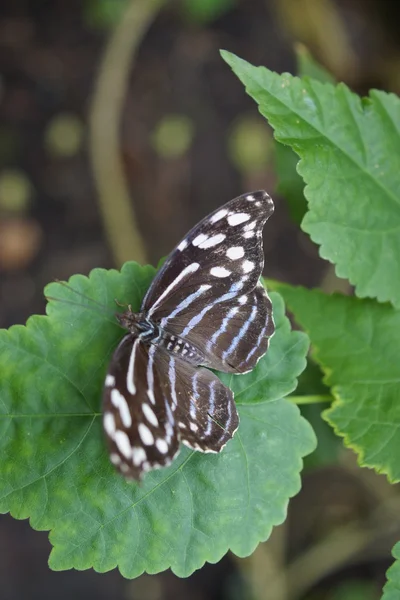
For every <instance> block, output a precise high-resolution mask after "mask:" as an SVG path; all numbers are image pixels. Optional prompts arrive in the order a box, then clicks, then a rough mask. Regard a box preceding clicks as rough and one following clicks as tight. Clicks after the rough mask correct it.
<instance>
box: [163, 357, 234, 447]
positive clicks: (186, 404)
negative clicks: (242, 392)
mask: <svg viewBox="0 0 400 600" xmlns="http://www.w3.org/2000/svg"><path fill="white" fill-rule="evenodd" d="M156 362H157V365H158V368H159V369H161V370H162V371H163V372H164V373H165V374H166V375H168V376H167V377H166V378H165V379H166V380H168V382H169V383H168V386H169V394H168V396H169V397H171V398H172V399H174V401H175V406H176V408H175V407H174V406H173V411H174V416H175V420H176V425H177V428H178V431H179V439H180V441H181V442H182V443H183V444H185V445H186V446H189V447H190V448H193V449H195V450H199V451H201V452H220V451H221V450H222V448H223V447H224V446H225V444H226V443H227V442H228V441H229V440H230V439H231V438H232V437H233V435H234V433H235V431H236V430H237V428H238V425H239V417H238V414H237V410H236V406H235V403H234V401H233V393H232V391H231V390H230V389H229V388H228V387H227V386H225V385H224V384H223V383H222V381H221V380H220V379H218V377H217V376H216V375H215V374H214V373H213V372H212V371H209V370H208V369H205V368H203V367H195V366H193V365H191V364H189V363H188V362H186V361H184V360H183V359H182V357H180V356H173V355H171V354H168V353H167V352H166V351H165V350H163V349H161V348H159V349H158V350H157V353H156Z"/></svg>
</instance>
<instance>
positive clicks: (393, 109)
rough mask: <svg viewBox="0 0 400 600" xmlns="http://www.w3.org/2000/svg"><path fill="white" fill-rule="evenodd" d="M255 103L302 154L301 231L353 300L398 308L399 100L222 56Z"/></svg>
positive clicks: (285, 141) (280, 137)
mask: <svg viewBox="0 0 400 600" xmlns="http://www.w3.org/2000/svg"><path fill="white" fill-rule="evenodd" d="M222 56H223V58H224V59H225V60H226V62H227V63H228V64H229V65H230V66H231V67H232V69H233V70H234V72H235V74H236V75H237V76H238V77H239V79H240V80H241V81H242V82H243V83H244V84H245V86H246V90H247V92H248V93H249V94H250V96H252V97H253V98H254V100H255V101H256V102H257V103H258V104H259V110H260V112H261V114H263V115H264V116H265V117H266V118H267V119H268V121H269V123H270V124H271V125H272V127H273V128H274V129H275V137H276V139H277V140H278V141H279V142H281V143H283V144H287V145H289V146H291V147H292V148H293V149H294V150H295V151H296V153H297V154H298V155H299V156H300V158H301V161H300V162H299V165H298V172H299V173H300V175H301V176H302V177H303V179H304V181H305V182H306V184H307V186H306V188H305V195H306V197H307V199H308V202H309V212H308V213H307V214H306V216H305V218H304V220H303V223H302V228H303V229H304V231H306V232H307V233H309V234H310V236H311V238H312V240H313V241H314V242H316V243H317V244H320V246H321V247H320V254H321V256H322V257H323V258H326V259H327V260H329V261H331V262H333V263H334V264H335V265H336V272H337V275H338V276H339V277H344V278H347V279H349V280H350V282H351V283H353V284H354V285H355V286H356V292H357V294H358V296H360V297H365V296H371V297H375V298H377V299H378V300H381V301H386V300H389V301H391V302H392V303H393V304H395V305H396V306H397V307H400V261H399V256H400V178H399V172H400V135H399V132H400V102H399V99H398V98H397V97H396V96H395V95H394V94H386V93H384V92H379V91H376V90H372V91H371V92H370V97H369V98H367V99H360V98H359V97H358V96H356V95H355V94H353V93H352V92H350V90H349V89H348V88H347V87H346V86H345V85H344V84H339V85H338V86H336V87H335V86H333V85H330V84H321V83H319V82H318V81H314V80H312V79H308V78H306V79H304V80H302V79H299V78H298V77H292V76H291V75H288V74H286V73H285V74H283V75H277V74H276V73H272V72H271V71H269V70H268V69H266V68H264V67H259V68H256V67H253V66H251V65H250V64H249V63H247V62H245V61H244V60H241V59H240V58H238V57H236V56H234V55H233V54H230V53H229V52H226V51H223V52H222Z"/></svg>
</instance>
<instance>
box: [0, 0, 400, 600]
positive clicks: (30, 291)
mask: <svg viewBox="0 0 400 600" xmlns="http://www.w3.org/2000/svg"><path fill="white" fill-rule="evenodd" d="M127 3H128V0H98V1H96V0H82V1H79V0H69V1H67V0H65V1H63V0H53V1H45V0H36V1H35V0H0V326H2V327H8V326H10V325H12V324H15V323H24V322H25V321H26V319H27V318H28V317H29V315H31V314H33V313H43V312H44V307H45V300H44V297H43V292H42V290H43V287H44V285H45V284H46V283H48V282H50V281H52V280H54V279H56V278H57V279H67V278H68V277H69V276H70V275H72V274H73V273H84V274H87V273H89V271H90V270H91V269H92V268H94V267H105V268H110V267H113V266H118V265H116V264H115V255H114V253H113V244H112V239H111V240H110V237H107V236H106V235H105V232H106V230H107V227H106V224H105V222H104V220H103V218H102V213H101V211H100V209H99V203H98V188H97V182H96V180H95V177H94V174H93V170H92V168H91V156H90V146H89V111H90V102H91V99H92V97H93V93H94V89H95V83H96V78H97V76H98V71H99V68H100V65H101V59H102V55H103V52H104V49H105V47H106V45H107V43H108V41H109V39H110V36H111V35H112V31H113V26H114V24H115V23H117V22H118V19H119V18H121V16H122V13H123V11H124V8H125V6H126V4H127ZM138 4H140V3H138ZM199 6H200V8H201V7H202V8H201V10H200V9H199V8H196V7H199ZM206 6H208V7H211V9H210V10H209V12H208V13H207V11H206V10H205V7H206ZM212 7H214V8H212ZM331 11H333V13H334V14H335V15H336V18H337V21H334V20H332V21H330V18H331V17H330V15H331ZM399 12H400V11H399V7H398V4H397V3H396V2H394V1H390V0H387V1H386V2H383V1H382V0H379V1H378V0H376V1H373V0H369V1H362V0H348V1H346V0H337V1H334V0H331V1H327V2H322V0H321V1H319V0H317V2H315V1H314V2H312V1H311V0H295V1H293V0H292V1H290V0H282V2H280V1H279V0H269V1H267V0H264V1H262V0H241V1H240V0H237V1H235V0H230V1H229V2H227V1H224V2H222V1H221V0H220V1H219V2H217V1H215V2H214V4H213V3H212V2H210V1H207V2H205V1H204V3H203V4H202V3H201V2H200V3H199V2H198V1H197V2H193V3H191V2H190V0H188V1H186V2H184V1H183V0H182V2H178V1H176V2H169V3H165V5H164V6H162V7H161V8H160V10H159V11H158V12H156V13H155V15H154V19H153V20H152V22H151V24H150V26H149V29H148V31H147V33H146V35H145V36H144V39H143V40H142V42H141V44H140V47H139V49H138V53H137V55H136V56H135V61H134V64H133V67H132V69H131V71H130V74H129V84H128V90H127V94H126V97H125V98H124V104H123V110H122V114H121V125H122V126H121V147H120V149H121V156H122V161H123V166H124V172H125V177H126V178H127V181H128V184H129V191H130V198H131V204H132V207H133V209H134V212H135V215H136V218H137V221H138V227H139V230H140V232H141V234H142V236H143V240H144V247H143V250H144V252H145V253H146V254H147V257H148V260H149V261H150V262H152V263H153V264H156V263H157V262H158V260H159V259H160V257H162V256H165V255H166V254H168V252H169V251H170V250H171V249H172V247H173V246H174V245H175V244H176V243H177V242H178V241H179V239H180V238H181V237H182V236H183V235H184V234H185V232H186V231H187V230H188V229H190V227H192V226H193V225H194V224H195V223H196V222H197V221H198V220H199V219H200V218H202V217H203V216H205V215H206V214H207V213H208V212H210V211H212V210H214V209H215V208H216V207H218V206H219V205H221V204H223V203H225V202H226V201H228V200H229V199H231V198H233V197H234V196H237V195H238V194H240V193H243V192H245V191H250V190H251V189H257V188H265V189H267V190H268V191H269V192H270V193H271V194H272V195H273V197H274V199H275V201H276V212H275V215H274V216H273V218H272V219H271V220H270V221H269V222H268V224H267V226H266V228H265V252H266V271H265V274H266V275H267V276H268V277H271V278H276V279H281V280H284V281H288V282H290V283H296V284H303V285H306V286H317V285H324V286H325V288H326V287H328V288H330V289H331V288H332V286H333V287H335V286H340V282H337V281H334V283H333V284H332V279H333V280H334V276H333V275H332V272H331V270H330V269H329V266H328V265H327V264H326V263H324V262H323V261H321V260H320V259H319V257H318V249H317V248H316V247H315V246H313V245H312V243H311V242H310V241H309V239H308V238H307V236H306V235H305V234H303V233H302V232H301V231H300V230H299V227H298V225H296V224H295V223H293V222H292V221H291V220H290V216H289V215H290V211H289V208H288V205H287V203H286V200H285V198H283V197H280V196H279V195H278V194H276V193H274V190H275V188H276V184H277V176H276V170H275V168H274V147H273V141H272V138H271V133H270V131H269V129H268V127H267V126H266V124H265V123H264V122H263V120H262V118H261V117H260V116H259V115H258V112H257V109H256V106H255V104H254V103H253V101H252V100H251V99H250V98H249V97H247V96H246V94H245V92H244V90H243V88H242V86H241V84H240V83H239V82H238V80H237V79H236V78H235V76H234V75H233V74H232V72H231V71H230V69H229V68H228V67H227V65H226V64H225V63H224V62H223V61H222V60H221V58H220V56H219V51H218V50H219V48H226V49H228V50H230V51H232V52H234V53H236V54H238V55H239V56H241V57H243V58H245V59H246V60H248V61H249V62H251V63H253V64H264V65H266V66H267V67H268V68H270V69H273V70H276V71H278V72H283V71H289V72H292V73H295V72H296V68H297V67H296V58H295V53H294V43H295V42H303V43H304V44H306V45H307V47H308V48H309V50H310V51H311V52H312V54H313V56H314V58H315V59H316V60H318V61H319V62H320V63H322V64H323V65H324V66H325V67H326V68H328V69H329V70H331V71H332V72H333V75H334V77H335V78H336V79H337V80H344V81H345V82H346V83H347V84H348V85H349V86H350V87H352V88H353V89H354V90H355V91H356V92H358V93H367V92H368V90H369V89H370V87H372V86H373V87H378V88H381V89H385V90H388V91H394V92H397V93H398V92H399V88H400V77H399V72H400V70H399V44H398V42H399V39H398V23H399ZM334 30H335V31H334ZM332 32H333V33H336V34H338V37H337V38H335V37H334V36H333V35H331V34H332ZM341 36H342V37H341ZM334 39H337V40H338V43H337V44H335V43H332V40H334ZM342 39H345V40H346V43H347V46H343V45H342V44H340V40H342ZM346 48H348V49H349V54H348V55H346V51H347V50H346ZM168 115H180V116H182V115H183V116H185V118H186V119H187V122H188V123H190V128H189V129H190V131H191V135H190V140H189V143H188V144H187V147H186V150H185V151H184V152H182V153H180V154H179V155H178V154H175V155H172V154H168V147H167V150H166V151H161V150H160V147H159V146H158V145H157V143H155V141H154V140H155V139H156V134H157V132H159V130H160V123H161V122H163V120H165V119H166V118H167V120H168ZM244 117H245V118H246V119H247V121H246V122H247V123H252V124H253V125H252V126H254V124H256V127H258V128H259V130H260V131H262V132H265V136H264V138H263V139H264V141H265V145H264V146H262V152H263V151H264V150H265V152H264V161H263V160H261V161H260V164H258V165H256V166H255V167H254V168H253V169H252V168H249V166H248V164H241V162H240V159H235V158H234V157H235V156H237V155H238V154H239V155H240V153H241V150H242V148H240V145H241V141H240V140H241V139H243V140H245V141H244V142H242V144H243V145H244V146H246V144H250V145H251V139H252V138H251V136H250V137H248V138H246V137H242V138H240V136H239V135H238V134H237V131H238V127H239V125H238V124H239V123H240V122H241V121H240V120H241V119H243V118H244ZM249 127H250V126H249ZM242 129H243V128H242ZM245 129H246V128H245ZM253 129H254V127H253ZM257 135H258V134H257ZM167 137H168V136H167ZM257 139H258V138H257ZM232 140H233V141H232ZM235 140H236V141H235ZM167 146H168V144H167ZM238 146H239V147H238ZM232 148H233V150H232ZM245 150H246V148H245ZM109 202H110V203H113V202H114V200H113V198H109ZM130 258H131V259H135V258H136V257H135V256H130ZM327 282H328V283H327ZM312 410H314V409H312ZM315 410H316V412H315V411H314V413H315V414H314V413H312V411H311V413H310V414H309V415H307V416H308V417H309V418H310V419H317V418H318V416H319V412H318V411H319V409H315ZM321 431H322V433H321V439H322V442H321V443H320V447H321V449H320V450H319V451H318V452H320V454H319V455H318V454H317V456H316V458H314V459H313V461H314V462H313V463H312V462H310V464H308V468H307V469H306V471H305V475H304V485H303V490H302V492H301V493H300V494H299V495H298V496H297V497H296V498H295V499H294V500H293V502H292V503H291V508H290V514H289V520H288V522H287V523H286V524H285V525H284V526H282V527H281V528H278V530H277V532H275V533H274V534H273V536H272V539H271V541H270V542H268V544H265V545H263V546H262V547H261V550H259V551H257V552H256V553H255V556H254V557H252V558H250V559H246V560H243V561H240V560H238V559H235V558H234V557H232V556H230V555H228V556H226V557H225V558H224V559H223V560H222V561H221V562H220V563H219V564H217V565H206V566H205V567H204V568H203V569H201V570H200V571H199V572H197V573H195V574H194V575H192V576H191V577H190V578H188V579H187V580H180V579H178V578H177V577H175V576H174V575H173V574H171V573H169V572H167V573H163V574H160V575H157V576H147V575H144V576H142V577H140V578H139V579H137V580H135V581H132V582H130V581H126V580H124V579H123V578H122V577H121V576H120V574H119V573H118V572H117V571H114V572H111V573H107V574H97V573H95V572H93V571H86V572H77V571H70V572H64V573H55V572H52V571H50V570H49V568H48V566H47V557H48V554H49V552H50V544H49V542H48V536H47V533H46V532H35V531H33V530H31V529H30V527H29V523H28V522H27V521H21V522H19V521H16V520H13V519H12V518H10V517H9V516H2V517H1V518H0V559H1V560H0V600H21V599H24V600H25V599H26V600H36V599H37V600H39V599H40V600H47V599H50V598H53V597H57V598H59V599H60V600H62V599H64V598H65V599H67V598H68V599H70V598H71V597H73V598H74V599H75V600H80V599H88V598H95V599H99V600H101V599H106V598H107V599H108V598H116V599H120V598H121V599H124V600H128V599H132V600H135V599H138V600H161V599H162V600H164V599H166V600H168V599H177V598H193V599H196V600H203V599H207V600H214V599H215V600H217V599H220V598H221V599H222V598H224V599H225V598H226V599H229V600H230V599H232V600H241V599H249V600H250V599H255V600H261V599H265V600H269V599H270V598H271V599H272V600H275V597H276V598H277V600H280V599H282V600H286V599H287V600H296V599H300V598H307V599H310V600H313V599H315V600H319V599H321V600H325V599H328V600H329V599H330V600H335V599H336V600H341V599H342V600H347V599H349V600H351V599H353V598H354V599H355V600H357V599H358V598H360V599H361V598H363V599H365V600H369V599H371V600H372V599H375V598H379V595H380V589H381V586H382V585H383V583H384V580H385V570H386V569H387V568H388V566H389V565H390V563H391V558H390V548H391V546H392V545H393V543H394V542H395V541H396V539H398V533H399V531H398V527H397V529H396V526H394V525H393V524H392V525H390V526H388V527H387V528H385V527H382V528H380V529H381V531H380V535H377V534H376V532H375V530H373V532H372V533H371V536H370V537H369V539H368V540H367V541H366V542H365V543H364V544H361V545H360V548H359V549H358V551H355V552H353V554H352V555H351V559H350V560H345V561H344V563H343V564H342V562H341V560H340V558H339V559H338V560H337V561H336V564H335V565H334V566H333V567H332V568H330V569H326V568H324V567H323V566H321V569H320V571H319V572H318V573H317V574H316V575H315V577H314V578H311V582H310V584H309V585H308V586H305V587H304V588H303V589H302V590H301V591H300V592H296V585H292V584H291V585H289V588H288V590H286V592H282V594H281V595H280V596H279V598H278V596H274V597H271V596H270V595H269V591H268V587H267V586H265V585H264V583H263V581H264V580H263V576H264V572H265V571H268V569H271V568H272V567H271V565H274V557H275V558H277V556H279V560H277V564H276V565H275V566H276V568H277V569H278V568H279V569H280V570H281V572H283V573H284V574H285V573H286V571H287V573H288V578H289V579H288V580H290V578H292V579H293V578H296V571H295V569H292V571H290V568H291V565H293V564H294V565H295V567H296V565H297V568H300V567H301V565H302V564H303V563H301V561H299V560H298V558H299V557H304V558H305V561H306V562H305V563H304V564H305V565H307V564H310V561H311V563H313V560H312V555H311V554H310V552H311V550H310V549H312V548H313V547H315V545H318V544H320V543H321V540H323V539H325V537H326V536H327V535H328V534H329V533H330V532H331V531H334V530H335V528H337V527H341V526H343V525H347V524H349V523H358V525H359V526H360V527H361V529H363V530H365V529H366V528H367V529H368V527H372V525H371V515H372V514H374V511H375V510H376V508H377V502H378V500H377V498H378V497H381V496H382V495H384V496H385V495H386V494H389V493H390V492H388V491H387V487H386V483H385V481H384V479H383V478H379V477H378V476H375V475H373V474H371V473H367V474H365V473H362V474H361V475H360V473H359V471H360V470H358V469H357V467H356V466H355V460H354V458H353V457H351V456H349V454H348V453H347V452H345V451H344V450H343V449H342V447H341V443H340V441H339V442H337V441H336V440H333V439H332V437H331V436H330V434H329V432H326V431H325V430H324V429H323V428H322V429H321ZM320 441H321V440H320ZM333 462H336V465H335V466H334V465H333V464H332V463H333ZM376 490H379V493H377V492H376ZM385 497H386V496H385ZM166 518H168V516H167V515H166ZM372 529H373V527H372ZM396 536H397V537H396ZM349 539H350V538H349ZM282 540H284V542H283V541H282ZM350 541H351V540H350ZM349 543H350V542H349ZM339 554H340V553H339ZM307 560H309V563H307ZM296 561H297V562H296ZM278 563H279V564H278Z"/></svg>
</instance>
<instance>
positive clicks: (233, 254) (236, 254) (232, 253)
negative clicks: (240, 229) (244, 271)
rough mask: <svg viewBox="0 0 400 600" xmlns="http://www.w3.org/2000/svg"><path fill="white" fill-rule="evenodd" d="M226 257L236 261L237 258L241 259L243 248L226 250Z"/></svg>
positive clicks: (237, 247) (235, 247)
mask: <svg viewBox="0 0 400 600" xmlns="http://www.w3.org/2000/svg"><path fill="white" fill-rule="evenodd" d="M226 255H227V257H228V258H230V259H231V260H237V259H238V258H243V256H244V248H242V246H233V247H232V248H228V250H227V251H226Z"/></svg>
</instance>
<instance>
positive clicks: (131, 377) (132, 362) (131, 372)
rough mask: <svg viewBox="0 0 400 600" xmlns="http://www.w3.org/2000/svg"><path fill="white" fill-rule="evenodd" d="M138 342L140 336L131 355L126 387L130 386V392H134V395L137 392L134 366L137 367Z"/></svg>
mask: <svg viewBox="0 0 400 600" xmlns="http://www.w3.org/2000/svg"><path fill="white" fill-rule="evenodd" d="M138 343H139V338H137V339H136V340H135V341H134V343H133V346H132V351H131V355H130V358H129V367H128V374H127V376H126V387H127V388H128V392H129V393H130V394H132V396H134V395H135V394H136V386H135V374H134V368H135V357H136V349H137V346H138Z"/></svg>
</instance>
